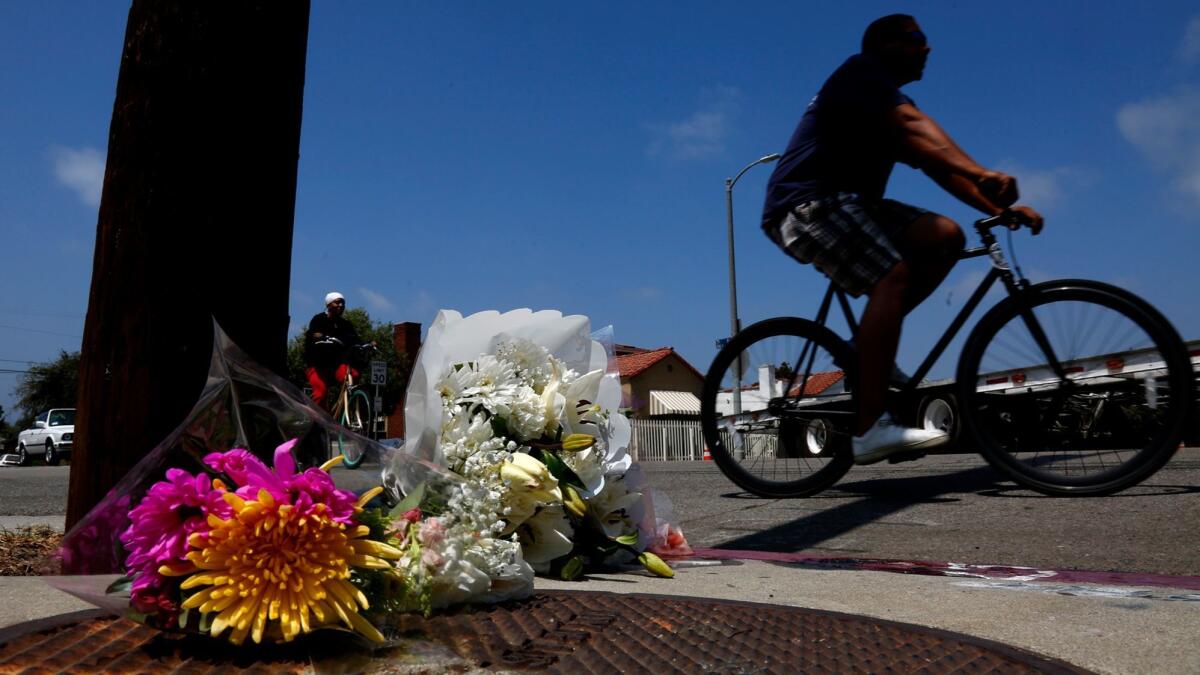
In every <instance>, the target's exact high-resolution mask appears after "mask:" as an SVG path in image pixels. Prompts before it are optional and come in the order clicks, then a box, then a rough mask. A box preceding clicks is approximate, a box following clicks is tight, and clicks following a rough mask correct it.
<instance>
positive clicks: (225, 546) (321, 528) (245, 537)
mask: <svg viewBox="0 0 1200 675" xmlns="http://www.w3.org/2000/svg"><path fill="white" fill-rule="evenodd" d="M374 494H375V491H372V492H371V493H368V494H365V495H363V498H362V499H360V500H359V504H358V505H359V508H361V505H362V504H364V503H365V502H366V501H367V500H369V499H370V497H371V496H373V495H374ZM224 499H225V501H226V502H228V503H229V505H230V506H232V507H233V515H232V516H231V517H230V518H229V519H228V520H222V519H220V518H219V517H217V516H214V515H210V516H209V517H208V524H209V526H210V527H211V528H212V530H211V531H210V532H208V533H207V534H203V533H196V534H193V535H192V536H191V537H190V538H189V540H188V544H189V545H190V546H191V547H192V549H193V550H192V551H191V552H189V553H188V554H187V558H188V560H189V561H191V563H192V565H190V566H188V567H189V568H190V569H187V568H179V567H175V568H168V567H166V566H164V567H163V568H162V569H160V570H159V571H160V573H162V574H170V575H172V576H186V575H189V574H190V575H191V576H190V577H188V578H187V579H186V580H184V582H183V584H182V585H181V588H183V589H191V588H197V587H200V586H207V588H204V589H203V590H201V591H199V592H197V593H196V594H194V595H192V596H191V597H189V598H188V599H187V600H186V601H185V602H184V603H183V607H184V609H199V610H200V612H202V613H215V614H216V616H215V617H214V618H213V620H212V628H211V634H212V635H213V636H219V635H221V633H223V632H225V630H226V629H232V632H231V633H230V635H229V640H230V641H231V642H233V643H234V644H241V643H242V642H243V641H244V640H245V639H246V636H247V635H249V636H250V637H251V639H253V640H254V641H255V642H261V641H262V637H263V634H264V633H265V632H268V631H270V632H271V633H272V634H274V633H275V629H276V626H277V629H278V633H280V634H282V637H283V640H284V641H290V640H292V639H293V638H295V637H296V636H297V635H299V634H300V633H302V632H303V633H307V632H309V631H312V630H313V629H316V628H320V627H321V626H327V625H332V624H338V623H341V624H343V625H345V626H346V627H347V628H349V629H351V630H354V631H357V632H359V633H361V634H363V635H365V636H366V637H367V638H369V639H371V640H375V641H377V642H382V641H383V640H384V638H383V635H381V634H380V633H379V631H378V630H376V628H375V627H374V626H373V625H371V623H370V622H369V621H367V620H366V619H365V618H363V617H362V616H360V615H359V613H358V611H359V609H367V608H368V603H367V598H366V596H365V595H363V593H362V592H361V591H359V590H358V589H357V588H356V587H355V586H354V585H353V584H351V583H350V580H349V579H350V568H351V567H365V568H374V569H387V568H390V567H391V565H390V564H389V563H387V562H386V561H385V560H384V559H385V558H391V559H398V558H399V557H400V555H401V552H400V551H398V550H396V549H395V548H392V547H390V546H387V545H385V544H381V543H379V542H375V541H370V540H367V539H364V538H363V537H365V536H367V535H368V534H369V529H368V528H367V527H366V526H363V525H344V524H342V523H339V522H337V521H335V520H333V519H332V518H330V517H329V514H328V512H327V510H326V508H325V505H324V504H315V505H313V506H312V507H310V508H309V509H307V510H306V511H304V512H301V511H300V510H297V509H296V508H295V507H293V506H292V505H290V504H284V503H279V502H277V501H276V500H275V499H274V498H273V497H272V496H271V494H270V493H269V492H268V491H266V490H260V491H259V493H258V499H257V500H254V501H248V500H245V499H242V498H241V497H239V496H237V495H236V494H234V493H232V492H227V493H225V495H224Z"/></svg>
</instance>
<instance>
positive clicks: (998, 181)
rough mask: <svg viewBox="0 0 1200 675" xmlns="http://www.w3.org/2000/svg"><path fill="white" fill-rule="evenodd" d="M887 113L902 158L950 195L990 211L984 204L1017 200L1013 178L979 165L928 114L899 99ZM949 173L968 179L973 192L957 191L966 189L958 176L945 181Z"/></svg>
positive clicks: (1002, 205)
mask: <svg viewBox="0 0 1200 675" xmlns="http://www.w3.org/2000/svg"><path fill="white" fill-rule="evenodd" d="M889 117H890V119H891V122H892V124H894V125H895V126H896V128H897V129H899V131H900V134H901V137H900V142H901V146H902V150H903V153H904V157H905V161H907V162H908V163H910V164H912V165H913V166H916V167H918V168H920V169H921V170H922V171H924V172H925V173H927V174H929V176H930V177H932V178H933V179H934V180H935V181H937V182H938V185H941V186H942V187H943V188H945V189H946V190H947V191H949V192H950V193H951V194H953V195H954V196H956V197H958V198H959V199H962V200H963V201H965V202H966V203H968V204H970V205H971V206H974V207H976V208H978V209H980V210H981V211H984V212H985V213H990V212H989V210H988V208H986V207H987V206H993V207H994V206H999V207H1005V206H1009V205H1011V204H1012V203H1013V202H1015V201H1016V200H1017V181H1016V179H1015V178H1013V177H1012V176H1008V175H1006V174H1003V173H999V172H997V171H989V170H988V169H985V168H983V167H982V166H980V165H979V163H978V162H976V161H975V160H973V159H971V157H970V156H968V155H967V153H966V152H964V151H963V149H962V148H960V147H958V144H957V143H955V142H954V139H952V138H950V135H949V134H947V133H946V132H945V130H943V129H942V127H941V126H940V125H938V123H937V122H935V121H934V119H933V118H932V117H930V116H929V115H926V114H925V113H923V112H921V111H920V110H918V109H917V108H916V106H914V105H912V104H909V103H902V104H900V105H898V106H896V107H895V108H892V110H891V112H890V114H889ZM951 176H957V177H960V178H961V179H962V180H965V181H966V182H969V183H970V184H971V186H972V188H973V189H972V190H969V192H970V193H973V194H967V195H966V196H964V195H963V194H960V192H962V191H964V190H967V188H965V187H963V186H962V185H961V182H962V181H960V180H956V181H953V182H952V183H950V184H948V183H947V182H943V180H947V181H948V179H949V177H951ZM939 177H946V178H945V179H940V178H939ZM951 185H953V187H951ZM976 197H982V198H983V199H984V202H985V203H979V202H978V200H977V199H976Z"/></svg>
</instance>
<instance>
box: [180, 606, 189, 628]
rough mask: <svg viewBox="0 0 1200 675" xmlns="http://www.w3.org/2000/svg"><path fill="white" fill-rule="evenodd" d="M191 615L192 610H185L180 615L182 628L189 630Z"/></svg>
mask: <svg viewBox="0 0 1200 675" xmlns="http://www.w3.org/2000/svg"><path fill="white" fill-rule="evenodd" d="M191 613H192V610H190V609H185V610H183V611H182V612H180V613H179V627H180V628H187V622H188V614H191Z"/></svg>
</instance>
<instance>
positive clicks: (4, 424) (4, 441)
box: [0, 405, 18, 453]
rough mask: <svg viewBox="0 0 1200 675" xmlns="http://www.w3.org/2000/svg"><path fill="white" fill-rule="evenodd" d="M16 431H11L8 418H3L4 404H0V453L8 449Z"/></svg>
mask: <svg viewBox="0 0 1200 675" xmlns="http://www.w3.org/2000/svg"><path fill="white" fill-rule="evenodd" d="M17 433H18V432H15V431H13V428H12V426H11V425H10V424H9V423H8V420H6V419H4V406H2V405H0V453H3V452H6V451H7V450H8V445H9V443H10V442H11V441H12V440H13V439H14V438H15V437H16V435H17Z"/></svg>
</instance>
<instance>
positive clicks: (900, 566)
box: [693, 548, 1200, 591]
mask: <svg viewBox="0 0 1200 675" xmlns="http://www.w3.org/2000/svg"><path fill="white" fill-rule="evenodd" d="M693 557H696V558H708V559H712V560H762V561H764V562H776V563H788V564H793V565H803V566H805V567H813V568H819V569H836V570H862V571H872V572H896V573H899V574H922V575H927V576H940V577H964V578H975V579H993V580H1004V579H1020V580H1022V581H1033V582H1053V583H1081V584H1104V585H1117V586H1160V587H1164V588H1179V589H1187V590H1194V591H1200V577H1197V576H1173V575H1170V574H1151V573H1146V572H1091V571H1086V570H1043V569H1038V568H1036V567H1019V566H1015V565H970V564H966V563H955V562H936V561H930V560H886V559H880V558H837V557H834V556H817V555H809V554H806V553H784V552H778V551H734V550H729V549H720V548H696V549H695V555H694V556H693Z"/></svg>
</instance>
